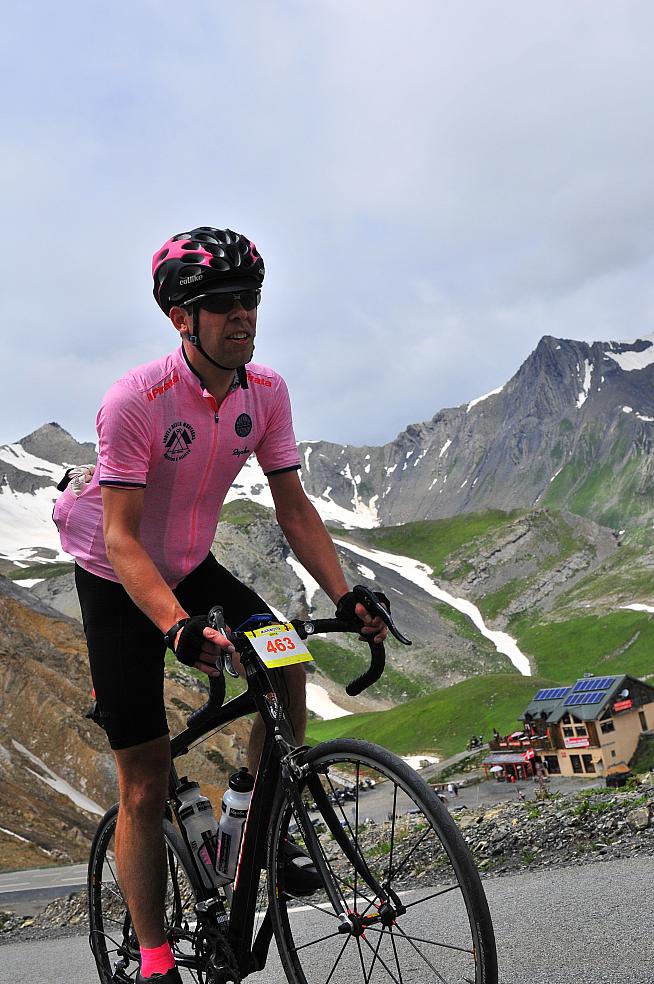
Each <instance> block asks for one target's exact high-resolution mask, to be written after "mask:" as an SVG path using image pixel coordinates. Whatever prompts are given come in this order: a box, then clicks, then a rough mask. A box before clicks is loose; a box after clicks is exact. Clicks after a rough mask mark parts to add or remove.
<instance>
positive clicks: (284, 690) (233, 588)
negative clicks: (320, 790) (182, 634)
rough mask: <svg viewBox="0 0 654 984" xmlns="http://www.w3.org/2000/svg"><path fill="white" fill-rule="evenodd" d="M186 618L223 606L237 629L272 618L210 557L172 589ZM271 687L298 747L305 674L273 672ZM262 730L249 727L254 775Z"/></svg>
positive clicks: (258, 724)
mask: <svg viewBox="0 0 654 984" xmlns="http://www.w3.org/2000/svg"><path fill="white" fill-rule="evenodd" d="M175 594H176V595H177V598H178V599H179V601H180V602H181V603H182V605H183V606H184V608H185V609H186V611H187V612H188V613H189V615H206V613H207V612H208V610H209V609H210V608H211V607H212V605H216V604H219V605H222V607H223V609H224V612H225V620H226V622H227V624H228V625H229V627H230V628H231V629H236V628H238V626H239V625H240V624H241V623H242V622H244V621H245V620H246V619H247V618H249V617H250V616H251V615H261V614H263V613H265V612H268V613H269V614H271V615H272V614H273V613H272V611H271V609H270V607H269V606H268V605H267V604H266V602H265V601H264V600H263V599H262V598H261V597H260V596H259V595H258V594H257V593H256V591H253V590H252V589H251V588H249V587H248V586H247V585H245V584H243V583H242V582H241V581H239V580H238V578H236V577H234V575H233V574H231V573H230V572H229V571H228V570H227V569H226V568H225V567H223V566H222V565H221V564H219V563H218V561H217V560H216V558H215V557H214V556H213V554H209V556H208V557H207V558H206V559H205V560H204V561H203V562H202V563H201V564H200V565H199V567H196V569H195V570H194V571H193V572H192V573H191V574H189V575H188V576H187V577H186V578H184V580H183V581H182V582H181V583H180V584H179V585H178V586H177V588H176V589H175ZM271 676H272V677H273V683H274V686H275V689H276V691H277V694H278V696H279V698H280V699H281V701H282V703H283V704H284V705H285V707H286V709H287V711H288V713H289V716H290V719H291V723H292V725H293V729H294V731H295V737H296V739H297V741H298V743H301V742H302V741H304V733H305V729H306V722H307V710H306V673H305V670H304V667H303V666H302V665H298V666H288V667H285V668H284V669H283V670H275V671H273V672H272V674H271ZM264 735H265V728H264V724H263V721H262V720H261V718H260V717H259V716H258V715H257V716H256V717H255V719H254V722H253V724H252V731H251V733H250V743H249V747H248V767H249V769H250V771H251V772H252V773H253V774H254V773H255V772H256V769H257V766H258V764H259V758H260V757H261V749H262V747H263V740H264Z"/></svg>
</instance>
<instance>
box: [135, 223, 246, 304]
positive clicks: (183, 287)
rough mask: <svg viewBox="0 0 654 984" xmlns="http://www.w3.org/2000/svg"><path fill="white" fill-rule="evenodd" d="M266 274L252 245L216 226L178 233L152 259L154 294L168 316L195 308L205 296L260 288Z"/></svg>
mask: <svg viewBox="0 0 654 984" xmlns="http://www.w3.org/2000/svg"><path fill="white" fill-rule="evenodd" d="M264 273H265V270H264V265H263V260H262V259H261V257H260V256H259V254H258V253H257V248H256V246H255V245H254V243H253V242H250V240H249V239H247V238H246V237H245V236H242V235H241V234H240V233H238V232H233V231H232V230H231V229H215V228H214V227H213V226H199V227H198V228H197V229H191V231H190V232H180V233H178V234H177V235H176V236H173V237H172V238H171V239H169V240H168V241H167V242H165V243H164V244H163V246H162V247H161V249H158V250H157V252H156V253H155V254H154V256H153V257H152V276H153V278H154V289H153V294H154V298H155V300H156V302H157V304H158V305H159V307H160V308H161V310H162V311H163V312H164V314H166V315H167V314H168V313H169V312H170V309H171V307H174V306H175V305H180V306H182V307H186V306H188V305H192V304H194V303H195V302H196V301H199V300H200V299H201V298H202V297H204V296H205V295H206V294H217V293H222V292H223V291H230V290H237V289H238V288H241V289H247V288H255V289H256V288H259V287H260V286H261V284H262V282H263V278H264Z"/></svg>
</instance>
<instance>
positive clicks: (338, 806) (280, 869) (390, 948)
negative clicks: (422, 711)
mask: <svg viewBox="0 0 654 984" xmlns="http://www.w3.org/2000/svg"><path fill="white" fill-rule="evenodd" d="M302 764H303V765H306V766H308V770H307V772H306V773H305V775H304V776H303V778H302V780H301V781H300V788H301V795H302V798H303V801H304V802H305V804H306V803H308V802H309V801H310V800H311V792H310V787H311V786H313V788H314V790H315V788H316V787H315V783H316V782H317V781H319V782H320V785H321V787H322V789H323V790H324V791H325V792H326V793H327V794H328V797H330V803H329V806H328V808H327V809H328V810H329V809H331V810H333V811H334V812H335V813H336V815H337V816H338V817H339V818H340V823H341V828H342V831H343V833H344V834H346V835H347V841H348V842H349V844H350V847H351V848H354V849H356V850H357V851H359V852H360V853H361V856H362V857H363V858H364V859H365V862H366V863H367V865H368V866H369V869H370V871H371V872H372V873H373V875H374V876H375V877H376V878H377V880H378V882H379V883H380V884H381V885H383V886H384V888H385V889H388V887H389V885H390V888H392V889H394V890H395V891H396V892H397V893H398V895H399V898H400V901H401V903H402V905H404V906H406V910H405V912H404V913H400V914H398V915H397V918H396V919H395V920H393V921H391V922H390V923H389V925H385V924H382V923H381V922H379V921H378V922H376V923H372V920H379V919H380V918H381V914H380V911H379V907H378V906H376V905H375V902H378V901H379V899H378V897H377V895H376V894H374V893H373V892H372V891H371V890H370V888H369V887H368V885H367V884H366V883H365V881H364V880H363V878H362V876H361V873H360V871H356V870H355V866H354V865H353V864H352V862H351V859H350V858H348V857H347V856H346V854H345V853H344V850H343V849H342V848H341V847H340V846H339V844H338V841H337V840H336V838H334V837H333V836H332V835H331V833H330V832H329V821H330V820H331V823H332V824H333V815H332V816H331V818H329V817H328V818H327V820H326V819H325V816H324V815H323V814H324V813H325V810H323V811H322V812H321V811H319V810H317V809H310V816H311V819H312V822H313V823H314V828H315V829H316V831H317V832H318V833H319V839H320V844H321V850H322V852H323V857H324V859H325V860H326V862H327V865H328V867H329V869H330V870H331V872H332V874H333V876H334V880H335V882H336V885H337V888H338V891H339V894H340V897H341V901H342V902H343V911H347V912H349V913H350V918H352V914H354V916H355V917H356V918H358V919H359V920H360V922H359V928H360V930H361V932H360V935H356V934H351V933H347V934H343V933H341V932H339V931H338V918H337V916H336V913H335V912H334V909H333V906H332V905H331V904H330V903H329V902H328V900H327V895H326V893H325V892H324V890H323V891H322V892H320V891H319V892H317V893H315V894H314V895H313V896H311V897H309V898H302V897H299V896H295V897H294V896H293V895H292V894H291V893H290V892H287V891H286V889H285V875H284V864H283V843H284V840H285V839H286V837H287V836H288V832H289V824H292V822H293V820H294V811H293V808H292V806H291V804H290V803H289V801H288V800H287V799H286V797H285V795H284V794H283V792H281V793H280V794H278V797H277V803H276V806H275V809H274V811H273V817H272V822H271V825H270V831H269V839H268V859H267V867H268V899H269V906H270V911H271V917H272V923H273V928H274V932H275V938H276V941H277V948H278V951H279V955H280V959H281V962H282V965H283V968H284V971H285V972H286V975H287V977H288V980H289V982H290V984H325V982H327V984H337V981H338V978H339V977H340V978H341V979H342V980H347V981H350V980H351V981H358V980H361V981H362V982H363V984H378V982H380V984H383V982H393V984H405V982H411V984H422V982H424V984H432V982H434V984H444V982H447V984H455V982H456V984H459V982H460V984H497V955H496V950H495V938H494V933H493V927H492V922H491V917H490V912H489V909H488V904H487V901H486V896H485V894H484V890H483V887H482V884H481V880H480V878H479V874H478V872H477V869H476V867H475V865H474V862H473V860H472V857H471V855H470V852H469V850H468V848H467V845H466V843H465V841H464V840H463V837H462V836H461V833H460V831H459V829H458V827H457V826H456V824H455V823H454V821H453V820H452V818H451V816H450V815H449V813H448V811H447V809H446V808H445V806H444V805H443V804H442V803H441V802H440V801H439V799H438V797H437V796H436V794H435V793H434V791H433V790H432V789H431V787H430V786H429V785H428V784H427V783H426V782H425V781H424V780H423V779H422V778H421V777H420V776H418V775H417V773H416V772H415V771H414V770H413V769H411V768H410V767H409V766H408V765H407V764H406V763H405V762H403V761H402V760H401V759H400V758H398V757H397V756H396V755H393V754H392V753H391V752H389V751H388V750H387V749H385V748H382V747H380V746H378V745H373V744H370V743H368V742H364V741H359V740H357V739H335V740H333V741H328V742H323V743H321V744H319V745H316V746H315V747H314V748H312V749H310V750H309V751H308V752H306V753H305V755H304V757H303V759H302ZM337 777H338V778H337ZM344 777H350V779H351V780H352V781H353V785H354V788H355V790H356V792H355V793H353V794H350V795H351V796H352V799H351V800H349V801H346V802H349V803H350V806H349V808H346V807H344V805H343V802H340V803H338V802H336V803H332V802H331V800H333V799H336V800H338V799H339V798H341V799H342V797H341V795H340V793H339V792H338V789H339V787H341V789H342V788H343V784H344ZM367 779H375V780H379V783H380V785H379V788H378V789H377V791H376V794H375V795H374V796H373V795H372V794H370V795H369V793H368V792H366V793H364V792H363V790H362V789H361V788H360V783H363V784H364V786H366V788H368V787H367V785H366V780H367ZM387 784H390V785H387ZM319 798H320V799H324V798H323V797H322V796H321V795H320V796H319ZM384 799H385V800H386V802H387V803H388V808H389V816H388V817H387V819H386V820H384V821H379V822H374V824H373V823H372V822H371V823H368V822H367V819H368V818H366V822H362V818H363V816H364V814H365V812H366V803H367V804H369V805H368V808H367V810H368V812H371V810H373V806H372V804H373V802H374V804H375V806H374V810H373V812H374V811H375V810H376V811H377V813H379V809H380V806H379V802H380V801H383V800H384ZM408 806H410V809H411V812H410V813H409V812H407V807H408ZM316 813H317V814H318V816H316ZM323 828H326V829H323ZM340 836H342V835H340ZM294 839H295V842H296V844H297V846H299V847H300V848H302V849H303V850H307V851H308V849H307V845H306V844H305V842H304V839H303V837H302V834H301V832H300V830H299V829H298V830H297V832H296V833H295V834H294ZM359 867H360V866H359ZM373 896H374V897H373ZM300 910H304V912H301V911H300ZM307 910H308V912H307ZM364 920H368V922H367V923H365V925H363V921H364ZM371 923H372V924H371ZM380 927H381V928H380ZM425 927H426V928H425ZM363 930H365V931H363ZM430 933H431V934H432V936H431V937H430ZM434 933H435V938H432V937H433V936H434ZM426 937H430V938H426ZM337 972H338V973H337Z"/></svg>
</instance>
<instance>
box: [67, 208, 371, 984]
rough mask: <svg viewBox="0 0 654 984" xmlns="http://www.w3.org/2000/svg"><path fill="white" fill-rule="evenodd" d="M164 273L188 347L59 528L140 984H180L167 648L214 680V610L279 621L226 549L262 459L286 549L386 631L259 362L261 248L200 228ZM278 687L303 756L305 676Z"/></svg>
mask: <svg viewBox="0 0 654 984" xmlns="http://www.w3.org/2000/svg"><path fill="white" fill-rule="evenodd" d="M152 273H153V278H154V296H155V299H156V301H157V303H158V304H159V306H160V308H161V309H162V311H163V312H164V314H166V315H167V316H168V317H169V318H170V320H171V322H172V324H173V327H174V328H175V329H176V330H177V332H178V333H179V335H180V340H181V346H180V348H178V349H177V350H176V351H175V352H172V353H170V354H168V355H165V356H163V357H162V358H160V359H157V360H155V361H154V362H150V363H148V364H146V365H142V366H138V367H136V368H135V369H132V370H131V371H130V372H128V373H127V375H125V376H123V377H122V378H121V379H119V380H118V382H116V383H115V384H114V385H113V386H112V387H111V388H110V389H109V391H108V392H107V394H106V395H105V397H104V400H103V402H102V406H101V407H100V410H99V413H98V417H97V431H98V442H99V444H98V448H99V450H98V463H97V467H96V469H95V472H94V474H93V477H92V479H91V481H90V482H89V484H88V485H86V486H85V487H84V488H83V489H82V491H81V493H79V494H76V493H77V492H79V490H75V492H74V491H73V490H72V489H71V488H70V487H69V488H68V489H66V490H65V491H64V493H63V495H62V496H61V497H60V499H59V500H58V502H57V504H56V506H55V512H54V519H55V522H56V523H57V526H58V528H59V531H60V535H61V542H62V546H63V548H64V549H65V550H66V551H67V552H68V553H70V554H72V555H73V557H75V560H76V565H75V582H76V586H77V591H78V595H79V599H80V605H81V609H82V619H83V624H84V631H85V634H86V639H87V645H88V650H89V658H90V664H91V674H92V678H93V685H94V688H95V693H96V698H97V703H98V711H99V714H100V717H101V721H102V724H103V726H104V728H105V730H106V732H107V736H108V739H109V743H110V745H111V748H112V750H113V753H114V757H115V761H116V769H117V775H118V785H119V792H120V810H119V815H118V826H117V829H116V863H117V867H118V874H119V881H120V885H121V888H122V891H123V893H124V895H125V897H126V900H127V903H128V905H129V909H130V913H131V915H132V920H133V923H134V926H135V929H136V932H137V935H138V939H139V944H140V947H141V957H142V962H141V971H140V974H139V977H138V981H140V982H144V981H148V980H153V981H154V980H155V979H156V981H157V984H179V982H180V977H179V973H178V971H177V969H176V968H175V966H174V963H175V962H174V958H173V955H172V951H171V949H170V946H169V944H168V942H167V940H166V937H165V934H164V931H163V895H164V886H165V859H164V853H163V839H162V826H161V822H162V817H163V814H164V807H165V801H166V796H167V782H168V772H169V768H170V746H169V740H168V725H167V721H166V712H165V707H164V696H163V682H164V654H165V650H166V646H168V647H169V648H171V649H172V650H173V651H174V652H175V654H176V656H177V658H178V659H179V660H180V661H181V662H182V663H185V664H186V665H189V666H194V667H196V668H197V669H199V670H202V671H203V672H205V673H206V674H207V675H208V676H216V675H218V674H219V673H220V672H221V670H220V668H219V665H220V657H221V653H222V652H229V653H230V654H232V655H234V653H233V647H232V646H231V644H230V643H229V642H228V640H227V638H226V637H225V636H224V635H223V634H222V633H220V632H218V631H216V630H215V629H212V628H211V627H209V625H208V623H207V621H206V618H205V616H206V613H207V612H208V610H209V608H210V607H211V606H212V605H214V604H216V603H218V604H221V605H222V607H223V609H224V612H225V618H226V620H227V623H228V624H229V625H230V626H231V627H234V628H235V627H236V626H238V625H239V624H240V623H241V622H243V621H244V620H245V619H246V618H247V617H248V616H249V615H252V614H257V613H260V612H266V611H270V609H269V608H268V606H267V605H266V604H265V602H264V601H262V599H261V598H259V597H258V596H257V595H256V594H255V592H254V591H252V590H251V589H250V588H248V587H247V586H246V585H244V584H242V583H241V582H240V581H239V580H238V579H237V578H236V577H234V576H233V575H232V574H231V573H230V572H229V571H227V570H226V569H225V568H224V567H222V566H221V565H220V564H219V563H218V562H217V560H216V559H215V558H214V556H213V555H212V554H211V552H210V548H211V544H212V542H213V538H214V534H215V530H216V524H217V522H218V518H219V514H220V509H221V507H222V504H223V502H224V499H225V496H226V494H227V492H228V490H229V488H230V486H231V484H232V482H233V481H234V479H235V478H236V476H237V474H238V472H239V471H240V470H241V468H242V467H243V466H244V464H245V462H246V461H247V459H248V457H249V456H250V454H252V453H254V454H256V456H257V460H258V462H259V464H260V465H261V468H262V469H263V471H264V473H265V475H266V477H267V479H268V483H269V485H270V490H271V493H272V497H273V501H274V504H275V512H276V517H277V521H278V523H279V525H280V527H281V529H282V530H283V532H284V534H285V536H286V539H287V540H288V543H289V544H290V546H291V548H292V550H293V552H294V553H295V555H296V557H297V558H298V560H299V561H300V562H301V563H302V564H303V566H304V567H305V568H306V569H307V570H308V571H309V573H310V574H311V575H312V576H313V577H314V578H315V580H316V581H317V582H318V583H319V584H320V586H321V587H322V589H323V590H324V591H325V592H326V594H327V595H329V597H330V598H331V599H332V600H333V602H334V603H335V604H336V605H337V614H338V615H339V616H341V617H351V616H352V614H353V613H356V615H358V616H359V618H360V619H361V620H362V623H363V624H362V632H363V633H365V634H366V635H369V636H372V637H374V639H375V641H382V640H383V639H384V637H385V635H386V627H385V625H384V624H383V623H382V621H381V619H379V618H371V617H370V615H369V614H368V613H367V612H366V610H365V609H364V608H363V606H362V605H356V608H355V606H354V601H353V598H352V595H351V594H350V593H349V591H348V586H347V584H346V582H345V578H344V575H343V572H342V570H341V566H340V564H339V561H338V558H337V555H336V551H335V549H334V546H333V544H332V541H331V539H330V537H329V534H328V533H327V531H326V529H325V527H324V525H323V523H322V521H321V520H320V517H319V516H318V513H317V512H316V510H315V509H314V507H313V505H312V504H311V502H310V501H309V499H308V498H307V496H306V495H305V493H304V490H303V488H302V485H301V483H300V480H299V476H298V469H299V467H300V460H299V456H298V452H297V447H296V443H295V437H294V433H293V424H292V418H291V409H290V401H289V397H288V392H287V389H286V384H285V383H284V380H283V379H282V377H281V376H280V375H279V374H278V373H277V372H275V371H274V370H273V369H269V368H268V367H267V366H263V365H258V364H256V363H253V362H250V360H251V358H252V353H253V350H254V339H255V334H256V328H257V309H258V305H259V301H260V297H261V285H262V282H263V278H264V265H263V261H262V259H261V256H260V255H259V253H258V252H257V250H256V247H255V246H254V244H253V243H252V242H250V241H249V240H248V239H247V238H246V237H244V236H242V235H240V234H239V233H235V232H232V231H231V230H229V229H225V230H223V229H216V228H213V227H209V226H202V227H200V228H197V229H192V230H191V231H190V232H184V233H180V234H178V235H176V236H173V237H172V238H171V239H169V240H168V241H167V242H166V243H165V244H164V245H163V246H162V247H161V249H159V250H157V252H156V253H155V255H154V258H153V262H152ZM217 664H218V665H217ZM234 664H235V665H236V666H237V667H238V665H239V664H238V657H237V656H236V655H234ZM278 672H280V673H281V674H283V677H282V681H283V682H282V686H281V690H282V694H283V696H284V699H285V702H286V704H287V707H288V710H289V714H290V718H291V721H292V724H293V727H294V730H295V735H296V738H297V740H298V741H299V742H302V741H303V739H304V731H305V726H306V697H305V672H304V667H303V666H302V665H301V664H300V665H296V666H289V667H286V668H285V669H284V670H283V671H278ZM263 735H264V729H263V722H262V721H261V719H260V718H257V719H256V720H255V721H254V724H253V727H252V733H251V737H250V745H249V749H248V764H249V768H250V771H252V772H255V771H256V768H257V764H258V761H259V756H260V752H261V745H262V741H263ZM299 854H300V852H299V850H298V849H296V850H290V851H289V858H288V863H289V865H291V866H292V865H293V864H295V863H298V869H300V868H301V869H303V873H304V875H305V877H306V878H308V881H307V886H308V888H309V889H310V888H311V884H310V883H311V877H312V874H313V875H315V874H316V872H315V869H312V867H311V866H307V864H306V862H307V859H306V857H302V856H300V858H299V859H298V855H299Z"/></svg>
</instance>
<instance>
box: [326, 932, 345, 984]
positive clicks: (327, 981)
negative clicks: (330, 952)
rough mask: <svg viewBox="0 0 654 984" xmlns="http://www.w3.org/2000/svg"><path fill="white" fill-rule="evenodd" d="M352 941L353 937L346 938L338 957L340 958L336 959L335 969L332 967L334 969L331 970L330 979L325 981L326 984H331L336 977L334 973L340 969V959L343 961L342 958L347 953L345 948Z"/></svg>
mask: <svg viewBox="0 0 654 984" xmlns="http://www.w3.org/2000/svg"><path fill="white" fill-rule="evenodd" d="M350 940H351V937H350V936H346V937H345V942H344V943H343V946H342V947H341V952H340V953H339V955H338V956H337V957H336V963H335V964H334V966H333V967H332V969H331V970H330V972H329V977H328V978H327V980H326V981H325V984H329V982H330V981H331V979H332V977H333V975H334V971H335V970H336V968H337V967H338V964H339V962H340V959H341V957H342V956H343V954H344V953H345V947H346V946H347V945H348V943H349V942H350Z"/></svg>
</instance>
